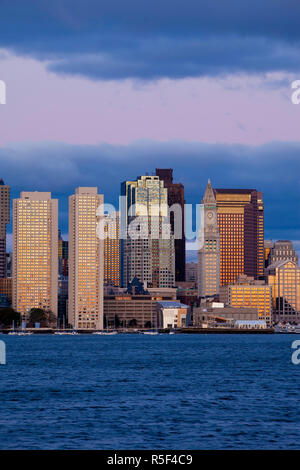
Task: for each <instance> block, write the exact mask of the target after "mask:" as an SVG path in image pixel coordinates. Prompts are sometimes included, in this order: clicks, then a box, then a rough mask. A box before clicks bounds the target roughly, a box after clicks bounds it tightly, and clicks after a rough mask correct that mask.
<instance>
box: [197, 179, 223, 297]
mask: <svg viewBox="0 0 300 470" xmlns="http://www.w3.org/2000/svg"><path fill="white" fill-rule="evenodd" d="M202 211H203V212H202V218H201V227H200V231H199V237H198V246H199V250H198V296H199V297H213V296H214V295H218V294H219V290H220V231H219V227H218V206H217V202H216V198H215V194H214V191H213V188H212V185H211V182H210V180H208V183H207V186H206V190H205V194H204V197H203V200H202Z"/></svg>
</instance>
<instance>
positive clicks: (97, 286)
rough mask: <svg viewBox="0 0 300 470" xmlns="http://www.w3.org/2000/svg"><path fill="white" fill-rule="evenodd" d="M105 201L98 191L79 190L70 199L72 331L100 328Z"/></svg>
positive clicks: (69, 317)
mask: <svg viewBox="0 0 300 470" xmlns="http://www.w3.org/2000/svg"><path fill="white" fill-rule="evenodd" d="M103 204H104V198H103V195H102V194H98V188H83V187H79V188H77V189H76V190H75V194H74V195H72V196H70V197H69V286H68V289H69V302H68V305H69V308H68V321H69V323H70V324H71V325H73V327H74V328H76V329H77V328H78V329H87V328H96V329H102V328H103V258H104V250H103V246H104V244H103V237H99V232H98V223H99V224H101V222H102V219H103Z"/></svg>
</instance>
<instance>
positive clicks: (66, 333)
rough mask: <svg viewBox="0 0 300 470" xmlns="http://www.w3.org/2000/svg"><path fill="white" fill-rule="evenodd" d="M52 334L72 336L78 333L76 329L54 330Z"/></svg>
mask: <svg viewBox="0 0 300 470" xmlns="http://www.w3.org/2000/svg"><path fill="white" fill-rule="evenodd" d="M54 334H55V335H58V336H74V335H78V334H79V333H78V332H77V331H55V333H54Z"/></svg>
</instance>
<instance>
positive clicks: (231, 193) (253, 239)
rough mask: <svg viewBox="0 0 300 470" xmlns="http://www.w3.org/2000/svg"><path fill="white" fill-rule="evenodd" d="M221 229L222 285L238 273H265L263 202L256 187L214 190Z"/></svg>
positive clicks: (231, 281)
mask: <svg viewBox="0 0 300 470" xmlns="http://www.w3.org/2000/svg"><path fill="white" fill-rule="evenodd" d="M215 196H216V201H217V205H218V226H219V230H220V254H221V276H220V277H221V286H223V285H227V284H232V283H235V281H236V279H237V277H238V276H239V275H241V274H246V275H247V276H252V277H254V279H258V278H260V277H263V276H264V262H265V259H264V256H265V255H264V204H263V197H262V193H261V192H258V191H256V190H255V189H215Z"/></svg>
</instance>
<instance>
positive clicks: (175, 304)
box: [157, 300, 189, 308]
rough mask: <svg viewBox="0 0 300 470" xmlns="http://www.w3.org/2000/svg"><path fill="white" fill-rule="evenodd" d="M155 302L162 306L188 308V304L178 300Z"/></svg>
mask: <svg viewBox="0 0 300 470" xmlns="http://www.w3.org/2000/svg"><path fill="white" fill-rule="evenodd" d="M157 303H158V304H159V305H161V306H162V307H164V308H189V306H188V305H185V304H182V303H180V302H175V301H172V300H166V301H163V302H157Z"/></svg>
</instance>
